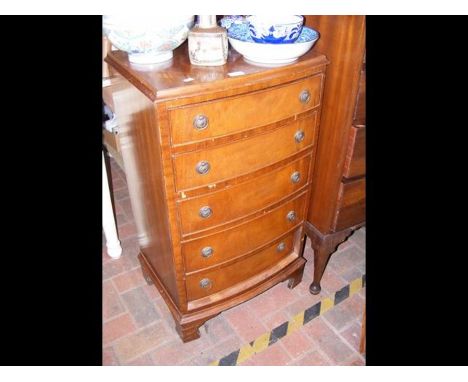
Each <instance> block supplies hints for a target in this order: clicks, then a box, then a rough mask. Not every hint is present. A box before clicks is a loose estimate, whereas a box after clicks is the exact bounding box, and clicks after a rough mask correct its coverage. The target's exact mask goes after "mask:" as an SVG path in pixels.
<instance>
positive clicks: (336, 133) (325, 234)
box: [306, 16, 366, 294]
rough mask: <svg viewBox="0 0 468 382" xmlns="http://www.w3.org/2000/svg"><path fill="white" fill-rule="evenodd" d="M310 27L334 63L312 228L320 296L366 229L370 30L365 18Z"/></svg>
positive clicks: (314, 22)
mask: <svg viewBox="0 0 468 382" xmlns="http://www.w3.org/2000/svg"><path fill="white" fill-rule="evenodd" d="M306 25H307V26H309V27H312V28H314V29H317V30H318V31H320V39H319V40H318V41H317V44H316V49H318V50H320V51H321V52H323V53H324V54H326V56H327V58H328V59H329V60H330V65H329V66H328V68H327V82H326V84H325V90H324V97H323V101H322V118H321V122H320V136H319V140H318V142H317V157H316V165H315V168H316V171H315V173H314V182H313V184H312V193H311V200H310V207H309V211H308V217H307V223H306V232H307V235H308V236H309V237H310V238H311V241H312V247H313V249H314V281H313V283H312V284H311V286H310V292H311V293H313V294H317V293H319V292H320V280H321V278H322V275H323V272H324V270H325V267H326V264H327V262H328V260H329V258H330V255H331V254H332V253H333V252H334V251H335V250H336V247H337V246H338V245H339V244H340V243H341V242H343V241H344V240H346V238H347V237H348V236H349V235H351V233H352V232H353V231H354V230H355V229H357V228H359V227H361V226H362V225H364V224H365V139H366V126H365V125H366V108H365V95H366V87H365V85H366V80H365V74H366V71H365V30H366V29H365V17H364V16H306Z"/></svg>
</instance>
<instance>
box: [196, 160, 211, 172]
mask: <svg viewBox="0 0 468 382" xmlns="http://www.w3.org/2000/svg"><path fill="white" fill-rule="evenodd" d="M210 168H211V166H210V164H209V163H208V162H207V161H206V160H202V161H200V162H198V163H197V166H196V167H195V169H196V170H197V172H198V173H199V174H200V175H204V174H206V173H207V172H208V171H210Z"/></svg>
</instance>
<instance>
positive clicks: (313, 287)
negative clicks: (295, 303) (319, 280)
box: [309, 283, 322, 294]
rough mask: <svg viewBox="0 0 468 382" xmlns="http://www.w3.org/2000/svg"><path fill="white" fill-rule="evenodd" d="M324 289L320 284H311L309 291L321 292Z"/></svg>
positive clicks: (312, 292)
mask: <svg viewBox="0 0 468 382" xmlns="http://www.w3.org/2000/svg"><path fill="white" fill-rule="evenodd" d="M321 290H322V288H321V287H320V284H314V283H312V284H310V287H309V292H310V293H311V294H319V293H320V291H321Z"/></svg>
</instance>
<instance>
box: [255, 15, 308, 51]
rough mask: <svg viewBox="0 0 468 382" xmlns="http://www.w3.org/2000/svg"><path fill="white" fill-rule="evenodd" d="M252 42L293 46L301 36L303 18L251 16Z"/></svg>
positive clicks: (296, 16)
mask: <svg viewBox="0 0 468 382" xmlns="http://www.w3.org/2000/svg"><path fill="white" fill-rule="evenodd" d="M247 21H248V22H249V31H250V36H251V37H252V40H254V41H255V42H258V43H267V44H292V43H293V42H294V41H296V40H297V39H298V37H299V35H300V34H301V31H302V26H303V24H304V17H302V16H298V15H295V16H249V17H247Z"/></svg>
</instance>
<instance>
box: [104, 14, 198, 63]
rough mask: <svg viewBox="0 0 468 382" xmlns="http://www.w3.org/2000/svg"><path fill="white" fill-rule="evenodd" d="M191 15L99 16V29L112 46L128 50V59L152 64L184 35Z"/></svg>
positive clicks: (162, 58) (163, 58)
mask: <svg viewBox="0 0 468 382" xmlns="http://www.w3.org/2000/svg"><path fill="white" fill-rule="evenodd" d="M194 19H195V17H194V16H193V15H191V16H181V15H175V16H170V15H167V14H166V15H159V16H157V15H154V14H151V15H139V16H103V24H102V27H103V31H104V33H105V34H106V36H107V38H108V39H109V40H110V42H111V43H112V45H114V46H115V47H116V48H117V49H120V50H123V51H125V52H127V53H128V59H129V61H130V62H133V63H136V64H156V63H160V62H164V61H168V60H170V59H171V58H172V56H173V53H172V51H173V50H174V49H175V48H177V47H178V46H179V45H181V44H182V43H183V42H184V41H185V40H186V39H187V37H188V33H189V31H190V28H192V26H193V24H194Z"/></svg>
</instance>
